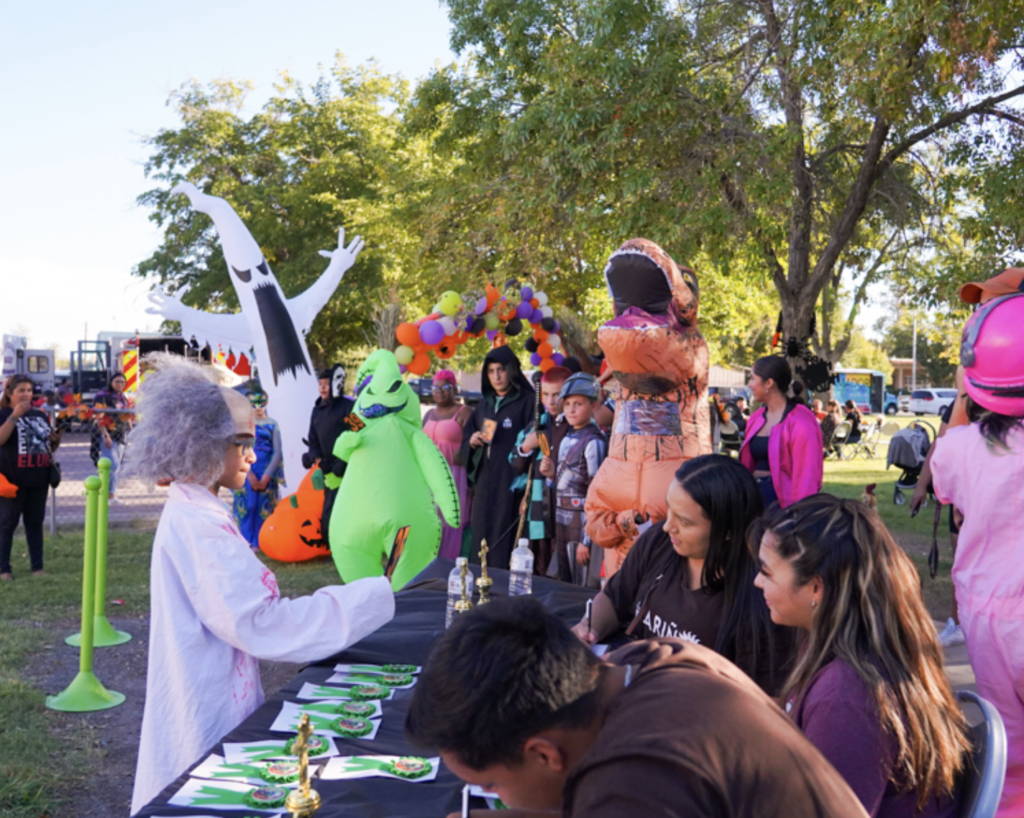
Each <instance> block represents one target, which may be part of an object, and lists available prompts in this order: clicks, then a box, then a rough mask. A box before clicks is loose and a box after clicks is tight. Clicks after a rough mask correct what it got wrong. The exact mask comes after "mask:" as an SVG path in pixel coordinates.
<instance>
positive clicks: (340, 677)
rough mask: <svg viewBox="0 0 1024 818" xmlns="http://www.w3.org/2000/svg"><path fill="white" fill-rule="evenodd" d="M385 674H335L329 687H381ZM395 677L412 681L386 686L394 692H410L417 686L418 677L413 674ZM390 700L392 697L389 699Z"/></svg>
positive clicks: (329, 681) (330, 679)
mask: <svg viewBox="0 0 1024 818" xmlns="http://www.w3.org/2000/svg"><path fill="white" fill-rule="evenodd" d="M384 675H385V674H381V673H335V674H334V675H333V676H331V678H329V679H328V680H327V684H329V685H349V686H354V685H379V684H382V682H381V678H382V677H383V676H384ZM393 675H395V676H408V677H410V678H411V679H412V681H411V682H409V683H408V684H404V685H384V686H385V687H390V688H391V689H392V690H408V689H409V688H410V687H412V686H413V685H414V684H416V677H415V676H413V675H412V674H411V673H395V674H393ZM389 698H390V697H389Z"/></svg>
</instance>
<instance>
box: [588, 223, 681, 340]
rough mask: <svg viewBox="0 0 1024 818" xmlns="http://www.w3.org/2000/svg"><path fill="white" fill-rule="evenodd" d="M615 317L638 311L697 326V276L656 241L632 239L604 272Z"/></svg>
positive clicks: (610, 259)
mask: <svg viewBox="0 0 1024 818" xmlns="http://www.w3.org/2000/svg"><path fill="white" fill-rule="evenodd" d="M604 278H605V281H606V282H607V283H608V291H609V292H610V293H611V296H612V301H614V303H615V315H616V316H621V315H623V314H624V313H626V312H627V311H628V310H630V309H631V308H632V309H639V310H643V311H644V312H646V313H649V314H650V315H660V314H664V313H669V314H673V315H674V317H675V318H676V319H677V320H678V321H679V323H681V324H682V325H683V326H693V325H694V324H695V323H696V322H697V307H698V305H699V303H700V286H699V285H698V283H697V274H696V273H694V271H693V270H691V269H689V268H688V267H680V266H679V265H677V264H676V263H675V261H673V260H672V257H671V256H670V255H669V254H668V253H666V252H665V251H664V250H662V249H661V248H660V247H659V246H658V245H657V244H655V243H654V242H653V241H648V240H647V239H630V240H629V241H626V242H623V243H622V245H621V246H620V247H619V249H618V250H616V251H615V252H614V253H612V255H611V257H610V258H609V259H608V265H607V266H606V267H605V268H604Z"/></svg>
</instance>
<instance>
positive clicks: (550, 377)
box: [540, 366, 572, 386]
mask: <svg viewBox="0 0 1024 818" xmlns="http://www.w3.org/2000/svg"><path fill="white" fill-rule="evenodd" d="M571 375H572V372H571V371H570V370H568V369H566V368H565V367H564V366H553V367H551V368H550V369H549V370H548V371H547V372H545V373H544V374H543V375H541V378H540V382H541V383H546V384H550V385H552V386H559V385H561V384H563V383H565V382H566V380H567V379H568V378H569V376H571Z"/></svg>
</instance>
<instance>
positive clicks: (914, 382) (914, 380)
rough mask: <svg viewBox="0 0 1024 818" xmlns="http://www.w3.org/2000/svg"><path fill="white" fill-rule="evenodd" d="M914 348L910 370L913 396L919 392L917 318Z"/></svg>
mask: <svg viewBox="0 0 1024 818" xmlns="http://www.w3.org/2000/svg"><path fill="white" fill-rule="evenodd" d="M912 345H913V348H914V355H913V365H912V367H911V370H910V392H911V394H913V393H914V392H915V391H916V390H917V318H916V317H915V318H914V340H913V342H912Z"/></svg>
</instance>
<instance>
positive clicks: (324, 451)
mask: <svg viewBox="0 0 1024 818" xmlns="http://www.w3.org/2000/svg"><path fill="white" fill-rule="evenodd" d="M345 376H346V372H345V367H343V366H342V365H341V364H335V365H334V366H332V367H331V368H330V369H325V370H323V371H322V372H321V373H320V383H319V384H318V386H319V390H320V397H319V398H318V399H317V402H316V404H315V405H314V406H313V413H312V415H311V416H310V418H309V433H308V434H307V435H306V443H307V444H308V445H309V451H307V452H306V453H305V454H304V455H302V465H303V467H304V468H307V469H311V468H313V464H314V463H319V464H320V470H321V471H322V472H323V473H324V510H323V515H322V516H321V518H320V531H321V532H322V535H323V538H324V539H325V540H327V539H328V534H327V532H328V531H330V525H329V524H330V520H331V511H332V510H333V508H334V500H335V498H336V497H337V496H338V488H339V487H340V486H341V478H342V477H343V476H344V475H345V468H346V466H347V465H348V464H347V463H345V461H344V460H340V459H338V458H337V457H335V456H334V444H335V442H336V441H337V440H338V438H339V437H340V436H341V433H342V432H344V431H345V430H346V429H348V426H346V425H345V418H347V417H348V416H349V415H350V414H352V407H353V406H354V405H355V404H354V403H353V401H352V400H351V399H350V398H347V397H345Z"/></svg>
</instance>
